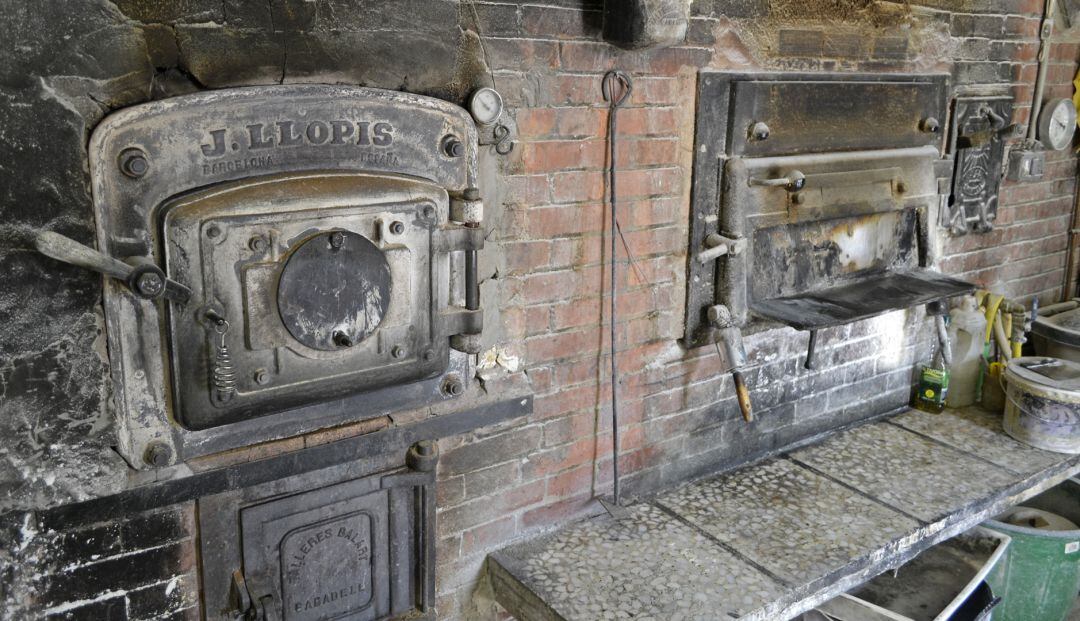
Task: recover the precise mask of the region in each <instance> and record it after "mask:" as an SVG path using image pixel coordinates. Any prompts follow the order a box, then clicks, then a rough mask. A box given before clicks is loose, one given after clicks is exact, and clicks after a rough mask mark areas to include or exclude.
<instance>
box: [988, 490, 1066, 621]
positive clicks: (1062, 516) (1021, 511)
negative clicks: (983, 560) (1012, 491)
mask: <svg viewBox="0 0 1080 621" xmlns="http://www.w3.org/2000/svg"><path fill="white" fill-rule="evenodd" d="M1059 520H1065V521H1063V522H1062V521H1059ZM1010 522H1018V523H1015V524H1014V523H1010ZM1076 524H1080V481H1077V480H1076V479H1072V480H1070V481H1066V482H1065V483H1062V484H1061V485H1059V486H1057V487H1055V488H1053V489H1050V490H1048V491H1046V492H1043V493H1042V494H1039V495H1038V496H1036V497H1034V498H1032V499H1031V500H1028V501H1027V502H1025V503H1024V505H1023V506H1022V507H1016V508H1014V509H1012V510H1010V511H1007V512H1005V513H1003V514H1002V515H1000V516H997V518H995V519H994V520H990V521H988V522H986V523H985V524H983V526H985V527H986V528H989V529H991V530H995V531H998V532H1001V533H1004V534H1006V535H1008V536H1009V537H1011V538H1012V543H1011V544H1010V546H1009V550H1008V552H1007V553H1006V555H1005V559H1004V560H1003V561H1002V562H1001V563H1000V564H999V565H998V567H997V568H996V569H995V570H994V571H993V572H991V573H990V574H989V575H988V576H987V581H988V582H989V583H990V585H991V586H992V587H993V589H994V591H995V593H997V594H998V595H1000V596H1001V597H1002V602H1001V604H1000V605H999V606H998V607H997V608H995V609H994V620H995V621H1033V620H1035V619H1038V620H1039V621H1063V620H1064V619H1066V618H1067V617H1068V615H1069V611H1070V609H1071V608H1072V606H1073V604H1074V602H1075V601H1076V595H1077V592H1078V591H1080V530H1075V527H1076ZM1070 527H1071V528H1073V530H1069V528H1070Z"/></svg>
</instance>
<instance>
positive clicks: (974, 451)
mask: <svg viewBox="0 0 1080 621" xmlns="http://www.w3.org/2000/svg"><path fill="white" fill-rule="evenodd" d="M1077 474H1080V456H1070V455H1061V454H1056V453H1049V452H1046V451H1040V450H1038V449H1033V448H1030V447H1027V446H1025V445H1022V444H1020V443H1018V442H1016V441H1014V440H1013V439H1011V438H1009V437H1008V436H1007V435H1005V433H1004V432H1003V431H1002V429H1001V424H1000V416H994V415H992V414H989V413H987V412H985V411H982V410H978V409H968V410H960V411H950V412H948V413H946V414H941V415H932V414H926V413H923V412H917V411H908V412H905V413H903V414H900V415H898V416H895V417H893V418H890V419H888V420H882V421H878V422H873V423H870V424H867V425H863V426H861V427H856V428H854V429H849V430H846V431H843V432H840V433H837V434H835V435H833V436H830V437H828V438H827V439H825V440H824V441H823V442H821V443H819V444H816V445H813V446H808V447H805V448H800V449H798V450H795V451H793V452H791V453H788V454H785V455H782V456H780V457H777V458H774V459H770V460H766V461H764V462H760V463H758V464H755V465H751V466H748V467H745V468H742V469H740V470H736V471H733V472H729V473H725V474H723V475H720V476H716V477H712V478H709V479H706V480H703V481H698V482H695V483H690V484H687V485H685V486H682V487H680V488H678V489H676V490H673V491H671V492H668V493H665V494H663V495H661V496H658V497H655V498H652V499H649V500H646V501H642V502H639V503H636V504H634V505H632V506H630V507H629V508H628V511H627V515H626V516H625V517H622V518H621V519H618V520H616V519H614V518H611V517H610V516H607V515H603V516H600V517H596V518H592V519H588V520H584V521H581V522H577V523H575V524H571V525H569V526H567V527H565V528H562V529H560V530H558V531H556V532H554V533H550V534H547V535H543V536H541V537H538V538H535V539H532V540H529V541H525V542H522V543H518V544H515V545H512V546H509V547H506V548H504V549H502V550H499V551H497V552H495V553H493V554H492V555H491V556H490V557H489V559H488V564H487V565H488V573H489V576H490V578H491V581H492V585H493V588H494V592H495V596H496V599H497V600H498V601H499V603H500V604H502V605H503V606H504V607H505V608H506V609H507V610H509V611H510V612H511V613H512V614H514V615H515V616H516V617H517V618H518V619H520V620H521V621H537V620H543V621H594V620H596V619H607V618H613V619H614V618H622V617H623V616H626V615H629V616H632V617H633V618H636V619H658V620H659V619H683V620H689V619H702V620H705V619H718V618H720V619H742V620H746V621H764V620H776V619H787V618H790V617H793V616H795V615H797V614H799V613H801V612H804V611H806V610H809V609H810V608H813V607H814V606H815V605H817V604H819V603H821V602H824V601H826V600H828V599H831V598H832V597H835V596H836V595H838V594H840V593H843V592H845V591H848V590H850V589H852V588H854V587H856V586H858V585H859V584H861V583H863V582H865V581H867V580H869V579H870V578H872V577H874V576H876V575H877V574H879V573H881V572H883V571H886V570H888V569H891V568H893V567H897V566H899V565H902V564H903V563H905V562H907V561H908V560H910V559H911V558H913V557H914V556H915V555H917V554H918V553H919V552H922V551H923V550H925V549H927V548H929V547H930V546H932V545H934V544H937V543H940V542H941V541H944V540H946V539H948V538H950V537H953V536H955V535H957V534H959V533H961V532H964V531H965V530H967V529H969V528H971V527H973V526H975V525H977V524H979V523H980V522H982V521H984V520H986V519H987V518H989V517H991V516H993V515H995V514H997V513H999V512H1000V511H1002V510H1004V509H1005V508H1007V507H1009V506H1012V505H1014V504H1017V503H1019V502H1022V501H1024V500H1026V499H1028V498H1030V497H1032V496H1035V495H1036V494H1038V493H1040V492H1042V491H1045V490H1046V489H1049V488H1050V487H1053V486H1054V485H1057V484H1058V483H1060V482H1062V481H1064V480H1066V479H1068V478H1069V477H1072V476H1075V475H1077Z"/></svg>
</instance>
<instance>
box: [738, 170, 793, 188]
mask: <svg viewBox="0 0 1080 621" xmlns="http://www.w3.org/2000/svg"><path fill="white" fill-rule="evenodd" d="M746 182H747V183H749V184H750V185H756V186H761V187H766V188H784V189H785V190H787V191H788V192H798V191H799V190H801V189H803V188H805V187H806V175H804V174H802V173H801V172H799V171H797V170H793V171H791V172H790V173H788V176H786V177H779V178H777V179H761V178H759V177H750V178H749V179H747V180H746Z"/></svg>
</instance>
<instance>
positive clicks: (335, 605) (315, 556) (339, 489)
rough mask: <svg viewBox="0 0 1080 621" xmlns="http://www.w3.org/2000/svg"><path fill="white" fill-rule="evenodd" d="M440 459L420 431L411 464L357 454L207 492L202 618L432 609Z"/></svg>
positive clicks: (364, 615)
mask: <svg viewBox="0 0 1080 621" xmlns="http://www.w3.org/2000/svg"><path fill="white" fill-rule="evenodd" d="M395 454H396V455H400V453H395ZM437 460H438V447H437V445H436V444H435V443H434V442H432V441H424V442H418V443H416V444H414V445H413V446H412V447H410V448H409V450H408V451H407V453H406V459H405V464H404V467H402V463H401V460H400V458H398V459H397V460H396V467H392V468H390V469H388V470H384V469H382V468H385V465H386V463H387V462H386V461H384V459H378V460H376V461H377V462H378V465H377V466H376V467H377V468H379V470H378V471H377V473H375V474H370V473H371V470H367V468H370V467H371V466H372V465H373V464H367V463H364V460H360V461H358V462H354V463H352V464H349V465H347V466H337V467H334V468H330V469H326V470H322V471H316V472H314V473H308V474H305V475H301V476H296V477H289V478H286V479H284V480H279V481H274V482H272V483H265V484H262V485H259V486H253V487H249V488H242V489H240V490H234V491H231V492H225V493H223V494H218V495H214V496H210V497H207V498H204V499H201V500H200V501H199V531H200V544H201V569H202V577H201V579H202V585H203V596H204V597H203V600H204V605H205V609H206V618H207V619H237V618H244V619H278V620H281V621H322V620H325V619H342V620H347V621H375V620H386V619H391V618H393V619H405V618H408V619H431V618H433V616H434V609H433V607H432V605H433V603H434V593H435V557H434V555H435V546H434V543H435V540H434V536H435V495H434V494H435V465H436V462H437ZM358 468H360V469H361V471H362V472H367V473H368V474H365V475H363V476H359V477H358V476H357V473H356V470H357V469H358Z"/></svg>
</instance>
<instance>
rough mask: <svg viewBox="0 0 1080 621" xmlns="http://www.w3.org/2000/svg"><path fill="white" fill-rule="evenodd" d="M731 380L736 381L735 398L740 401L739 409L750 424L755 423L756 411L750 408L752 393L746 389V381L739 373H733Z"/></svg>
mask: <svg viewBox="0 0 1080 621" xmlns="http://www.w3.org/2000/svg"><path fill="white" fill-rule="evenodd" d="M731 378H732V379H733V380H735V396H736V398H738V400H739V409H740V410H742V417H743V419H744V420H746V422H748V423H749V422H753V420H754V410H753V408H752V407H751V406H750V391H749V390H747V388H746V381H745V380H743V376H742V373H740V372H738V371H732V372H731Z"/></svg>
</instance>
